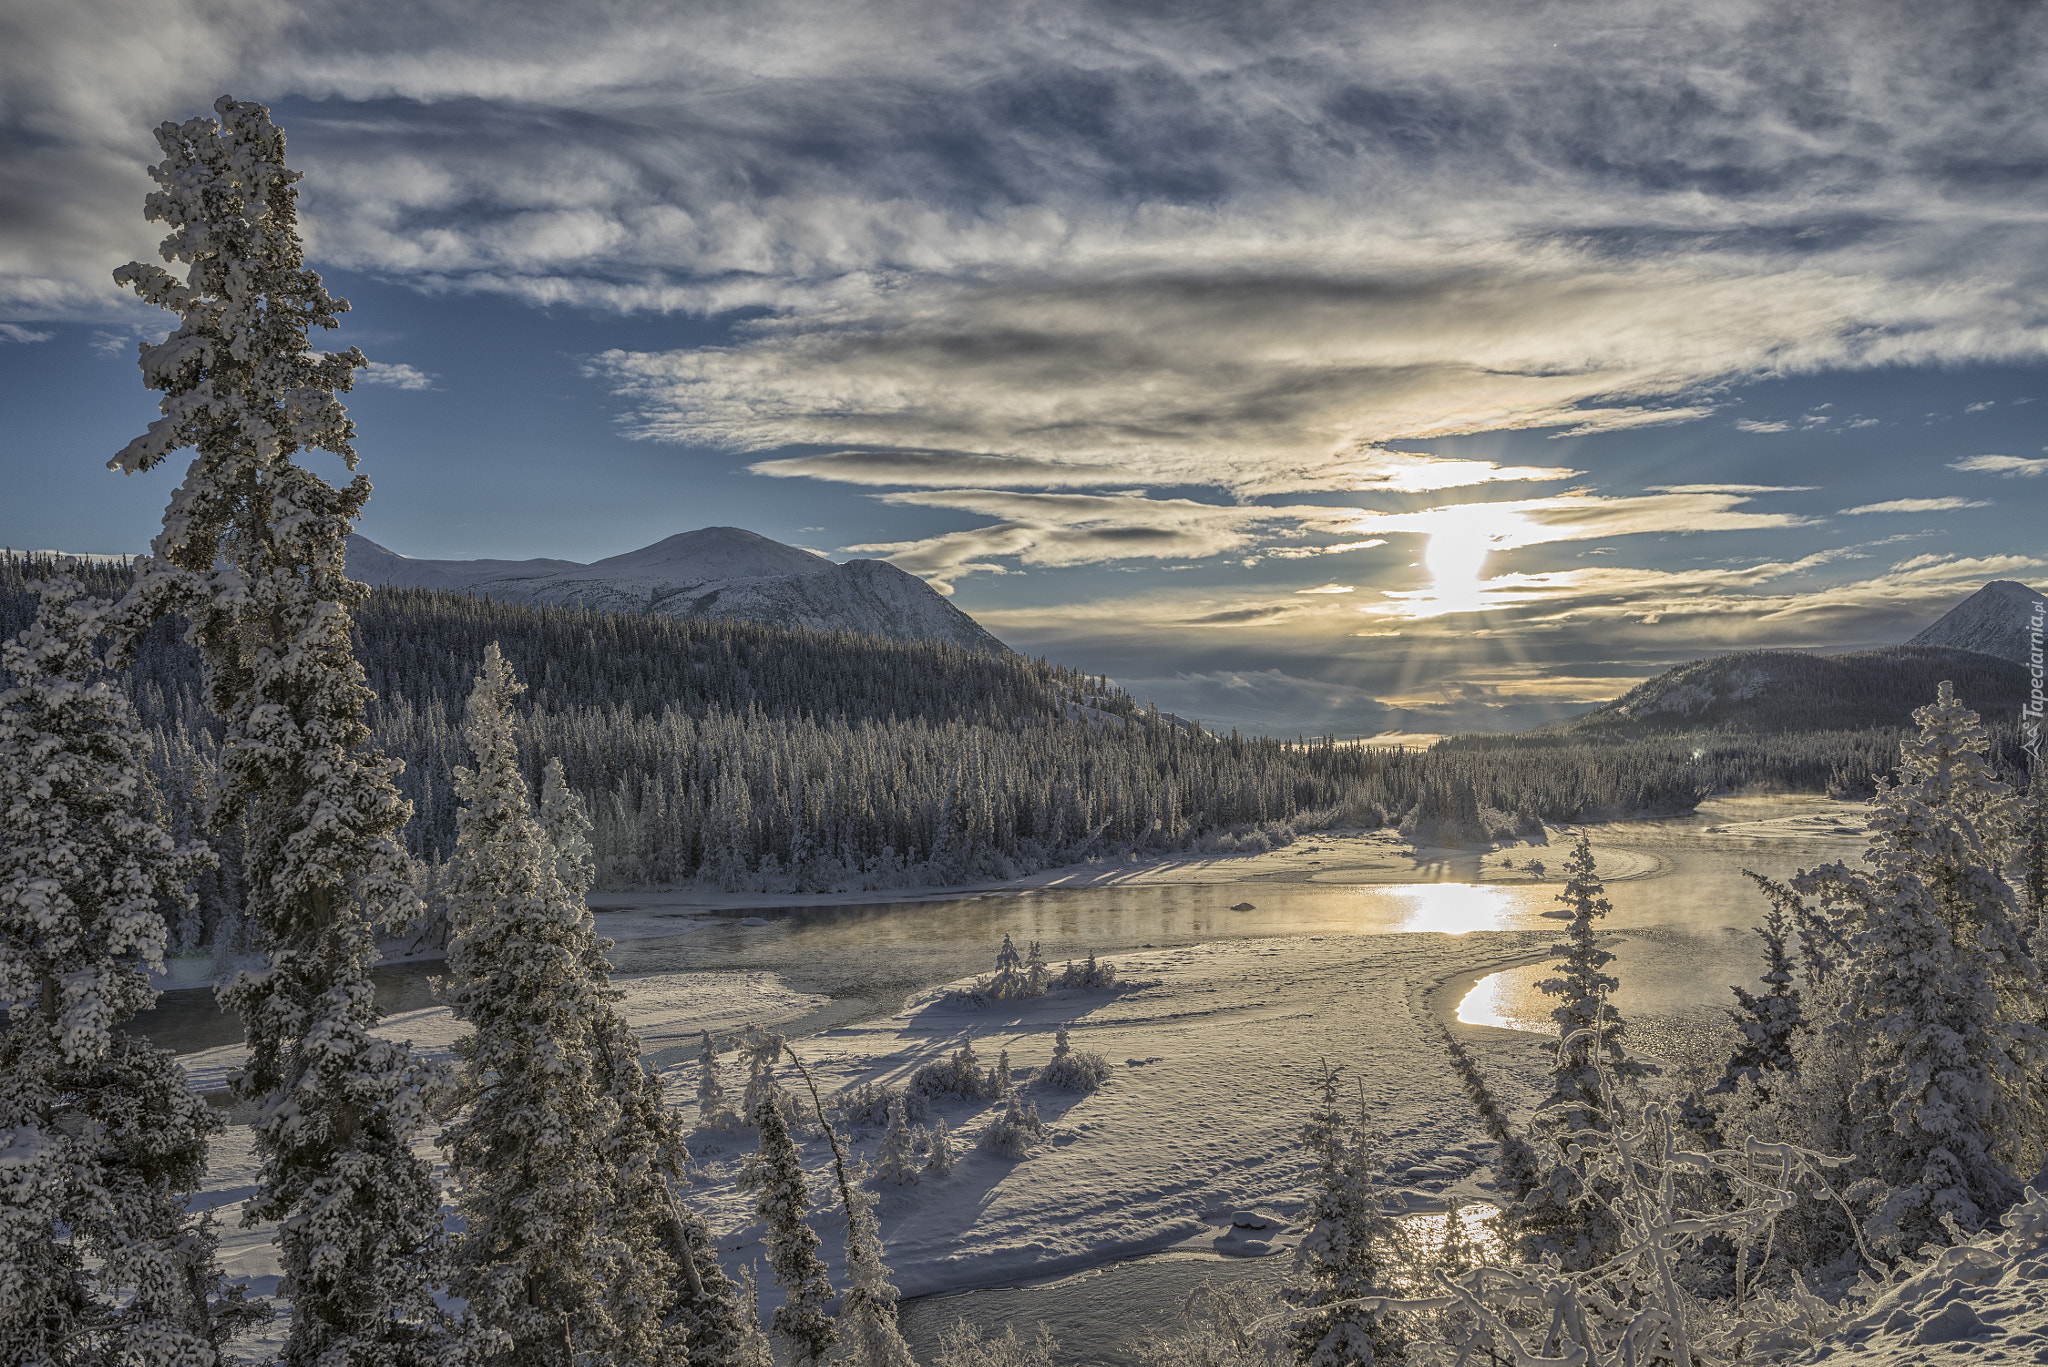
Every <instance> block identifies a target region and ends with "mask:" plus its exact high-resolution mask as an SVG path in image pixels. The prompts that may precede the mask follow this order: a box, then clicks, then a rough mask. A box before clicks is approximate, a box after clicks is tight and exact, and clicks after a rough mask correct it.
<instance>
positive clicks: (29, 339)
mask: <svg viewBox="0 0 2048 1367" xmlns="http://www.w3.org/2000/svg"><path fill="white" fill-rule="evenodd" d="M56 335H57V334H56V333H54V332H38V331H36V330H35V329H33V328H25V327H23V326H22V325H21V324H19V323H0V342H14V343H17V344H19V345H22V346H28V345H32V344H33V343H36V342H47V341H49V340H50V339H51V338H53V337H55V336H56Z"/></svg>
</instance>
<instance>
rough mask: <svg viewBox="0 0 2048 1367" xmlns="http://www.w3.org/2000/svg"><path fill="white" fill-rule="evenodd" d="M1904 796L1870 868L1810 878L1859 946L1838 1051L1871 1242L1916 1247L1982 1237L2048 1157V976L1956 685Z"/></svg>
mask: <svg viewBox="0 0 2048 1367" xmlns="http://www.w3.org/2000/svg"><path fill="white" fill-rule="evenodd" d="M1914 717H1915V719H1916V720H1917V721H1918V722H1919V725H1920V732H1919V735H1917V736H1916V737H1913V738H1912V739H1909V740H1907V741H1905V742H1903V743H1902V744H1901V747H1900V764H1899V775H1898V782H1897V783H1895V784H1892V785H1888V786H1886V787H1883V788H1881V789H1880V790H1879V792H1878V795H1877V796H1876V797H1875V798H1874V799H1872V802H1871V808H1872V815H1871V820H1870V832H1871V844H1870V848H1869V849H1868V850H1867V851H1866V852H1865V854H1864V862H1865V863H1867V864H1869V865H1870V866H1871V869H1870V871H1868V872H1865V871H1862V870H1856V869H1851V868H1849V867H1848V866H1847V865H1844V864H1834V865H1830V866H1827V867H1825V868H1820V869H1814V870H1811V871H1809V872H1807V873H1804V874H1802V875H1800V876H1799V877H1798V878H1796V879H1794V880H1793V886H1794V887H1795V888H1796V889H1798V890H1799V891H1800V892H1803V893H1807V894H1809V895H1816V896H1818V897H1819V899H1820V900H1821V902H1822V904H1823V906H1824V907H1825V908H1827V909H1829V910H1830V911H1831V912H1832V913H1833V915H1834V919H1835V920H1836V922H1837V924H1838V926H1839V927H1840V929H1841V931H1842V933H1843V934H1844V935H1845V937H1846V946H1847V947H1846V953H1845V956H1844V959H1843V962H1842V964H1841V966H1840V968H1839V969H1838V970H1837V980H1836V982H1835V984H1834V990H1835V991H1836V992H1837V993H1838V994H1839V1000H1840V1003H1841V1004H1840V1009H1839V1014H1838V1015H1837V1017H1836V1018H1835V1019H1832V1020H1830V1021H1829V1022H1828V1023H1827V1025H1826V1028H1825V1031H1824V1038H1825V1042H1826V1046H1827V1047H1828V1048H1829V1049H1830V1050H1831V1051H1832V1052H1833V1053H1834V1054H1836V1055H1837V1057H1838V1058H1839V1059H1840V1060H1841V1061H1842V1063H1843V1067H1842V1071H1843V1072H1844V1073H1845V1074H1846V1075H1848V1076H1851V1077H1853V1078H1854V1079H1856V1080H1855V1081H1854V1083H1853V1085H1852V1086H1851V1087H1850V1090H1849V1095H1848V1102H1847V1106H1848V1115H1847V1117H1846V1118H1847V1121H1848V1126H1847V1133H1846V1138H1847V1141H1848V1145H1849V1151H1850V1152H1851V1153H1852V1154H1853V1155H1854V1156H1855V1158H1856V1163H1857V1167H1856V1172H1857V1175H1858V1180H1857V1181H1856V1183H1855V1184H1854V1186H1853V1188H1852V1192H1853V1194H1854V1196H1855V1197H1857V1198H1859V1199H1861V1200H1863V1201H1865V1202H1867V1203H1869V1205H1870V1207H1871V1212H1872V1213H1871V1216H1870V1220H1869V1230H1870V1232H1871V1233H1872V1234H1873V1235H1874V1236H1875V1237H1876V1238H1878V1239H1879V1240H1881V1241H1882V1242H1884V1243H1885V1244H1887V1245H1889V1246H1891V1247H1894V1248H1902V1249H1906V1250H1911V1249H1915V1248H1918V1247H1920V1246H1921V1245H1922V1244H1924V1243H1926V1242H1927V1241H1929V1240H1930V1239H1940V1238H1944V1237H1946V1236H1945V1232H1944V1226H1943V1217H1944V1216H1953V1217H1954V1218H1955V1219H1956V1220H1957V1221H1958V1222H1959V1223H1960V1224H1961V1225H1962V1227H1963V1228H1964V1229H1966V1230H1976V1229H1979V1228H1981V1227H1983V1226H1984V1225H1985V1224H1986V1223H1987V1222H1989V1221H1990V1220H1992V1219H1994V1218H1995V1217H1996V1216H1997V1215H1998V1213H1999V1212H2001V1211H2002V1210H2004V1209H2005V1208H2006V1207H2007V1206H2009V1205H2010V1204H2011V1203H2012V1201H2013V1200H2014V1199H2015V1198H2016V1197H2018V1196H2019V1194H2020V1180H2019V1177H2018V1176H2016V1174H2026V1173H2031V1172H2033V1171H2034V1170H2035V1167H2036V1166H2037V1165H2039V1163H2040V1162H2041V1159H2042V1156H2043V1145H2044V1134H2048V1113H2044V1109H2043V1103H2044V1097H2043V1080H2044V1079H2043V1067H2044V1063H2048V1032H2044V1030H2043V1029H2042V1026H2041V1024H2040V1021H2041V990H2042V985H2041V978H2040V974H2039V971H2038V969H2037V967H2036V965H2035V963H2034V960H2033V957H2032V956H2031V955H2030V954H2029V953H2028V952H2027V950H2026V947H2025V944H2024V940H2023V935H2022V928H2021V922H2022V913H2021V909H2020V904H2019V898H2018V897H2017V895H2016V894H2015V891H2014V889H2013V887H2012V885H2011V883H2009V882H2008V881H2007V880H2006V878H2005V877H2004V874H2003V869H2002V866H2003V864H2004V862H2005V861H2004V859H2003V858H2002V857H2001V856H2002V852H2004V851H2006V850H2009V849H2010V848H2011V845H2012V843H2013V836H2014V831H2013V826H2014V824H2015V815H2016V813H2015V808H2016V805H2017V804H2015V803H2014V801H2013V799H2012V796H2011V793H2010V791H2009V790H2008V789H2007V788H2006V786H2005V785H2004V784H2002V783H2000V782H1998V781H1997V780H1996V779H1995V778H1994V777H1993V776H1992V773H1991V770H1990V766H1989V765H1988V764H1987V763H1986V760H1985V751H1986V749H1987V743H1986V736H1985V732H1984V727H1983V725H1982V724H1981V722H1980V721H1979V719H1978V717H1977V714H1976V713H1974V712H1972V711H1970V710H1969V709H1968V708H1966V707H1964V706H1963V705H1962V704H1961V703H1960V702H1958V701H1957V700H1956V696H1955V690H1954V689H1953V688H1952V687H1951V686H1950V685H1949V684H1947V683H1943V684H1942V685H1941V687H1940V691H1939V693H1938V695H1937V697H1936V699H1935V701H1934V703H1933V704H1932V705H1931V706H1928V707H1923V708H1921V709H1919V711H1917V712H1916V713H1914Z"/></svg>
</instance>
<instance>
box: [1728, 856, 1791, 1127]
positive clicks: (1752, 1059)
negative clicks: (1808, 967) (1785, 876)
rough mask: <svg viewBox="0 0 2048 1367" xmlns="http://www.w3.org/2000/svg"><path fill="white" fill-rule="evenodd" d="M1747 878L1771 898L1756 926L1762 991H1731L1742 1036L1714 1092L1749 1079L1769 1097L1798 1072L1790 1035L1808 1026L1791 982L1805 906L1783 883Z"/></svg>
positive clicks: (1733, 1016)
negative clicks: (1794, 940) (1761, 952)
mask: <svg viewBox="0 0 2048 1367" xmlns="http://www.w3.org/2000/svg"><path fill="white" fill-rule="evenodd" d="M1744 872H1745V873H1748V871H1747V870H1744ZM1748 876H1749V878H1750V880H1751V881H1752V882H1754V883H1755V884H1756V885H1757V886H1758V887H1759V888H1761V889H1763V893H1764V895H1765V896H1766V897H1768V898H1769V899H1770V902H1771V910H1770V914H1769V915H1767V916H1765V918H1764V923H1763V924H1762V925H1760V926H1757V927H1755V928H1754V929H1755V931H1756V933H1757V936H1758V937H1759V938H1760V939H1762V940H1763V942H1764V972H1763V982H1764V990H1763V991H1762V992H1760V993H1759V992H1751V991H1750V990H1748V989H1747V988H1743V987H1731V988H1730V989H1729V991H1731V992H1733V993H1734V994H1735V1000H1736V1001H1737V1003H1739V1009H1735V1010H1731V1011H1729V1013H1728V1016H1729V1018H1730V1019H1731V1020H1733V1021H1734V1022H1735V1028H1736V1030H1737V1031H1738V1032H1739V1035H1740V1038H1739V1040H1738V1041H1737V1043H1736V1046H1735V1049H1734V1051H1733V1052H1732V1053H1730V1054H1729V1056H1728V1063H1727V1066H1726V1067H1724V1068H1723V1069H1722V1070H1721V1078H1720V1081H1718V1082H1717V1083H1715V1084H1714V1087H1713V1091H1714V1092H1716V1093H1726V1092H1732V1091H1734V1090H1735V1087H1736V1085H1737V1083H1738V1082H1739V1081H1740V1080H1741V1079H1743V1078H1747V1079H1749V1081H1750V1082H1751V1083H1752V1084H1754V1085H1755V1086H1756V1087H1757V1088H1758V1090H1759V1091H1761V1092H1762V1093H1763V1095H1764V1098H1765V1099H1766V1100H1768V1099H1769V1097H1770V1096H1771V1095H1772V1094H1773V1093H1774V1092H1776V1091H1777V1090H1778V1088H1779V1087H1780V1086H1782V1085H1783V1083H1784V1080H1785V1079H1786V1078H1788V1077H1791V1076H1794V1075H1796V1074H1797V1073H1798V1071H1799V1064H1798V1060H1797V1058H1796V1057H1795V1055H1794V1053H1793V1047H1792V1046H1793V1040H1794V1037H1795V1036H1796V1035H1797V1034H1798V1033H1799V1032H1800V1031H1801V1030H1803V1029H1805V1028H1806V1015H1805V1011H1804V1008H1803V1006H1802V1004H1801V1001H1800V992H1799V988H1798V986H1797V985H1796V984H1795V982H1794V977H1795V975H1794V973H1793V969H1792V949H1791V941H1792V937H1793V935H1794V933H1795V931H1796V928H1797V927H1798V925H1799V924H1800V922H1801V921H1802V920H1803V919H1805V918H1804V914H1803V913H1804V912H1805V908H1804V907H1803V906H1802V904H1801V903H1800V900H1799V894H1798V893H1796V892H1794V891H1793V890H1792V889H1791V888H1788V887H1786V886H1785V885H1784V884H1783V883H1779V882H1776V881H1774V880H1772V879H1769V878H1766V877H1764V876H1763V875H1762V874H1757V873H1749V874H1748Z"/></svg>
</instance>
